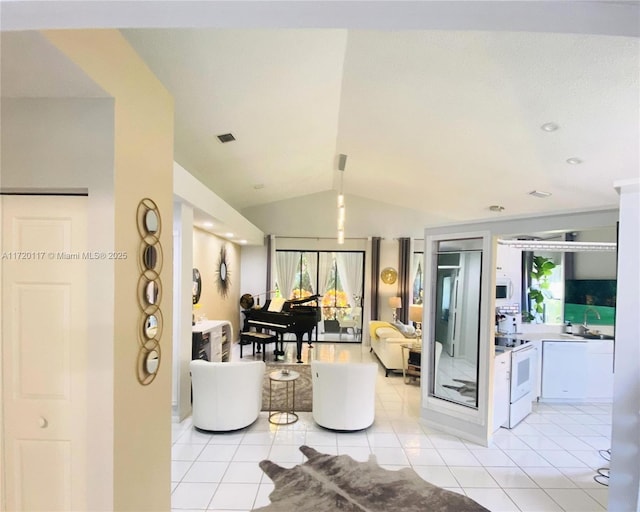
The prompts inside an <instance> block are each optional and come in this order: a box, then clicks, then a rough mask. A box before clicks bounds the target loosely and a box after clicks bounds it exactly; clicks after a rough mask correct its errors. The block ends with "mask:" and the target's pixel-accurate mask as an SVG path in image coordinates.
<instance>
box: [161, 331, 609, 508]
mask: <svg viewBox="0 0 640 512" xmlns="http://www.w3.org/2000/svg"><path fill="white" fill-rule="evenodd" d="M285 351H286V359H287V360H292V359H293V360H295V359H294V355H293V352H294V351H295V345H294V344H292V343H289V344H287V345H286V348H285ZM238 352H239V351H238V347H237V346H235V347H234V352H233V354H232V359H233V360H237V359H239V354H238ZM269 355H270V354H269ZM251 358H252V356H251V355H249V356H248V357H247V356H246V352H245V360H250V359H251ZM303 358H304V359H305V360H308V358H314V359H316V358H317V359H322V360H340V361H346V360H351V361H361V360H362V361H368V360H371V359H374V360H375V358H373V357H372V355H371V354H370V353H369V351H368V348H367V347H363V346H361V345H354V344H331V343H316V344H315V348H314V349H311V350H309V349H307V348H306V347H305V350H304V355H303ZM376 395H377V400H376V420H375V423H374V425H373V426H371V427H370V428H369V429H367V430H366V431H364V432H355V433H334V432H330V431H327V430H324V429H322V428H320V427H318V426H317V425H315V424H314V422H313V419H312V417H311V413H300V420H299V421H298V422H297V423H294V424H292V425H288V426H279V427H276V426H274V425H271V424H269V422H268V421H267V418H266V413H261V414H260V417H259V419H258V421H256V422H255V423H254V424H253V425H251V426H250V427H248V428H246V429H244V430H241V431H239V432H234V433H230V434H207V433H203V432H199V431H196V430H195V429H194V428H193V427H192V425H191V421H190V419H186V420H185V421H183V422H181V423H174V424H173V445H172V509H173V510H175V511H185V510H190V511H195V510H210V511H217V512H225V511H236V512H238V511H249V510H251V509H253V508H257V507H260V506H265V505H268V504H269V494H270V493H271V491H272V490H273V484H272V482H271V480H270V479H269V478H268V477H267V476H265V475H264V474H263V473H262V471H261V470H260V468H259V467H258V462H259V461H261V460H263V459H270V460H272V461H273V462H276V463H278V464H280V465H282V466H286V467H292V466H294V465H296V464H300V463H302V462H304V456H303V455H302V454H301V452H300V451H299V450H298V447H299V446H300V445H302V444H307V445H309V446H312V447H314V448H316V449H317V450H319V451H321V452H323V453H331V454H349V455H350V456H351V457H353V458H354V459H356V460H361V461H365V460H367V459H368V457H369V455H370V454H371V453H373V454H375V455H376V458H377V460H378V463H379V464H380V465H382V466H383V467H385V468H387V469H391V470H397V469H400V468H402V467H407V466H411V467H413V469H414V470H415V471H416V472H417V473H418V474H419V475H420V476H421V477H422V478H424V479H425V480H428V481H429V482H432V483H433V484H435V485H439V486H441V487H444V488H447V489H450V490H453V491H455V492H459V493H462V494H466V495H467V496H469V497H471V498H473V499H474V500H476V501H478V502H479V503H481V504H482V505H484V506H485V507H487V508H488V509H490V510H492V511H493V512H498V511H527V512H529V511H530V512H546V511H576V512H588V511H603V510H606V506H607V495H608V488H607V487H606V486H603V485H601V484H599V483H597V482H596V481H594V479H593V477H594V475H596V470H597V469H598V468H601V467H607V466H608V464H609V463H608V462H607V460H605V459H604V458H603V457H602V456H601V455H600V451H601V450H606V449H608V448H609V444H610V435H611V406H610V405H608V404H588V405H562V404H554V405H550V404H537V405H534V412H533V413H532V414H531V415H530V416H528V417H527V418H526V419H525V420H524V421H523V422H522V423H521V424H520V425H518V426H517V427H516V428H514V429H512V430H507V429H500V430H499V431H498V432H497V433H496V435H495V440H494V443H493V445H492V446H490V447H483V446H480V445H477V444H474V443H471V442H468V441H464V440H462V439H459V438H457V437H455V436H452V435H448V434H446V433H443V432H439V431H436V430H432V429H430V428H427V427H426V426H424V425H422V424H421V422H420V421H419V410H420V406H419V404H420V388H419V386H418V385H415V384H408V385H407V384H405V383H404V382H403V379H402V376H401V375H399V376H398V375H389V377H387V378H385V377H384V372H383V371H382V370H381V371H380V372H379V376H378V381H377V390H376ZM604 454H605V455H606V452H604Z"/></svg>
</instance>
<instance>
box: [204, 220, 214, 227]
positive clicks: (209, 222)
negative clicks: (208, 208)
mask: <svg viewBox="0 0 640 512" xmlns="http://www.w3.org/2000/svg"><path fill="white" fill-rule="evenodd" d="M202 227H203V228H212V227H213V222H211V221H206V222H203V223H202Z"/></svg>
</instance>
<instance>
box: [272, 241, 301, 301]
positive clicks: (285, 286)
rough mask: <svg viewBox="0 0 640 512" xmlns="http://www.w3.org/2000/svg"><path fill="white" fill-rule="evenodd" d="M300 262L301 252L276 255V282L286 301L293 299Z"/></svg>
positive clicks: (282, 252)
mask: <svg viewBox="0 0 640 512" xmlns="http://www.w3.org/2000/svg"><path fill="white" fill-rule="evenodd" d="M299 262H300V253H299V252H293V251H291V252H290V251H280V252H277V253H276V282H277V283H278V287H279V288H280V293H281V294H282V297H284V298H285V299H289V298H291V293H292V292H293V283H294V281H295V278H296V273H297V271H298V263H299Z"/></svg>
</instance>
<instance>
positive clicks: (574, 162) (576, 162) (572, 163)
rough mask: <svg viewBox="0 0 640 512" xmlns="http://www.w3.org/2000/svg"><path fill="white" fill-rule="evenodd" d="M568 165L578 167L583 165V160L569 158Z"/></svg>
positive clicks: (573, 157)
mask: <svg viewBox="0 0 640 512" xmlns="http://www.w3.org/2000/svg"><path fill="white" fill-rule="evenodd" d="M567 163H568V164H571V165H578V164H581V163H582V160H580V159H579V158H578V157H577V156H572V157H571V158H567Z"/></svg>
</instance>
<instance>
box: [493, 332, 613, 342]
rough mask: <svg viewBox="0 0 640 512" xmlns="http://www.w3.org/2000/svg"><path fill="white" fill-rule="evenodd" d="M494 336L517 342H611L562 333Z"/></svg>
mask: <svg viewBox="0 0 640 512" xmlns="http://www.w3.org/2000/svg"><path fill="white" fill-rule="evenodd" d="M496 336H501V337H505V338H516V339H519V340H528V341H542V340H545V341H580V342H588V341H613V340H611V339H609V340H606V339H605V340H603V339H600V338H595V339H592V338H583V337H581V336H578V335H575V334H566V333H562V332H523V333H516V334H501V333H496Z"/></svg>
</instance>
